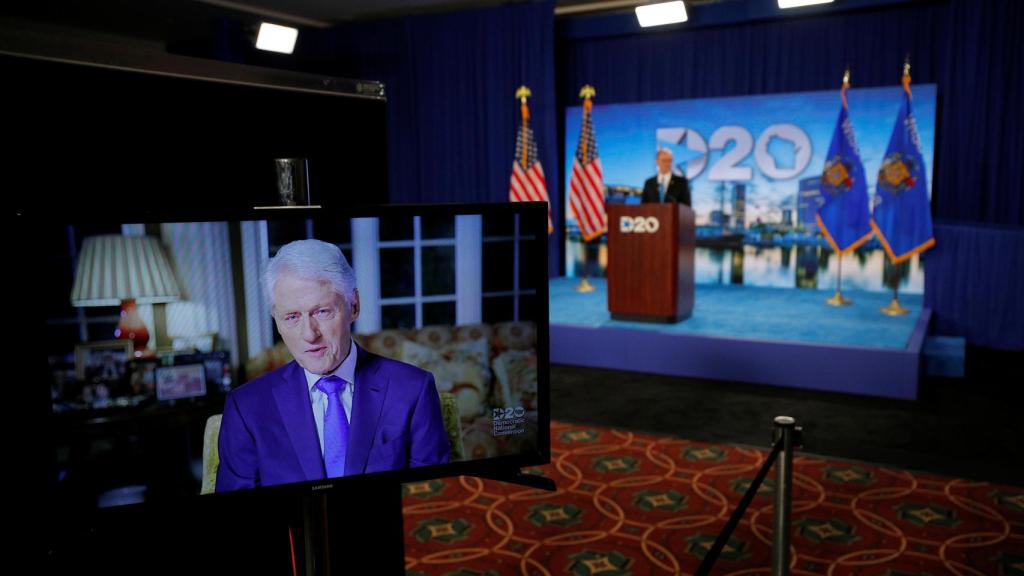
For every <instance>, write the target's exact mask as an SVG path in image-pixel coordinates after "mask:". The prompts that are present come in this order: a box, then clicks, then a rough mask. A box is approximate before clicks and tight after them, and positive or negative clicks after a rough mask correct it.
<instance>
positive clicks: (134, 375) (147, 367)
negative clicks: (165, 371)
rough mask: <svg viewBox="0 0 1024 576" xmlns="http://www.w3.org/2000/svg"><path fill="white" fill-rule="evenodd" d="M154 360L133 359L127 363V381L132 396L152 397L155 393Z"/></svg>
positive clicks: (155, 363)
mask: <svg viewBox="0 0 1024 576" xmlns="http://www.w3.org/2000/svg"><path fill="white" fill-rule="evenodd" d="M156 367H157V360H156V359H155V358H143V359H135V360H133V361H131V362H129V363H128V373H129V374H131V377H130V378H129V380H128V383H129V385H130V386H131V391H132V395H133V396H153V394H155V392H156Z"/></svg>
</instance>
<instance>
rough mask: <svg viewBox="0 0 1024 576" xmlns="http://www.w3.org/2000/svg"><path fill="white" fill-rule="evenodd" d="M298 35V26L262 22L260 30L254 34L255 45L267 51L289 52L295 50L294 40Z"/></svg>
mask: <svg viewBox="0 0 1024 576" xmlns="http://www.w3.org/2000/svg"><path fill="white" fill-rule="evenodd" d="M298 37H299V30H298V28H291V27H289V26H279V25H277V24H271V23H269V22H262V23H260V32H259V34H258V35H257V36H256V47H257V48H259V49H260V50H266V51H268V52H280V53H281V54H291V53H292V51H293V50H295V40H296V39H297V38H298Z"/></svg>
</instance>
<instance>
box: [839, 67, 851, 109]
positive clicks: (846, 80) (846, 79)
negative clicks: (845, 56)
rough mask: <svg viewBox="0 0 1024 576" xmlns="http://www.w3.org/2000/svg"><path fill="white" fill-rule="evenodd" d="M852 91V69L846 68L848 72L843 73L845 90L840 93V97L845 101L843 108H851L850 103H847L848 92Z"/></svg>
mask: <svg viewBox="0 0 1024 576" xmlns="http://www.w3.org/2000/svg"><path fill="white" fill-rule="evenodd" d="M849 89H850V67H849V66H847V67H846V71H845V72H843V88H842V90H840V91H839V97H840V98H841V99H842V101H843V108H849V103H848V102H847V101H846V91H847V90H849Z"/></svg>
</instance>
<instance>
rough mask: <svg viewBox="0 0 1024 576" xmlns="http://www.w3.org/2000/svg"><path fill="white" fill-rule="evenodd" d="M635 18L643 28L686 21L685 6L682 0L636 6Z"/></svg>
mask: <svg viewBox="0 0 1024 576" xmlns="http://www.w3.org/2000/svg"><path fill="white" fill-rule="evenodd" d="M636 19H637V21H639V22H640V26H641V27H643V28H648V27H650V26H664V25H665V24H677V23H679V22H686V6H684V5H683V2H682V0H675V1H674V2H661V3H660V4H648V5H646V6H637V7H636Z"/></svg>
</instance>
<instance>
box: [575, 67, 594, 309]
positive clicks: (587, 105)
mask: <svg viewBox="0 0 1024 576" xmlns="http://www.w3.org/2000/svg"><path fill="white" fill-rule="evenodd" d="M596 94H597V91H596V90H594V87H593V86H591V85H590V84H587V85H585V86H583V88H580V98H583V123H584V124H585V123H586V117H587V116H588V115H590V109H591V108H592V107H593V106H594V104H593V102H591V101H590V99H591V98H593V97H594V96H595V95H596ZM586 146H587V143H586V142H585V141H584V142H583V157H584V158H586V157H587V148H586ZM587 244H588V241H587V239H586V238H584V239H583V279H582V280H580V283H579V284H577V285H576V291H577V292H583V293H586V292H593V291H594V285H593V284H591V283H590V282H588V281H587V273H588V266H587Z"/></svg>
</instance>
